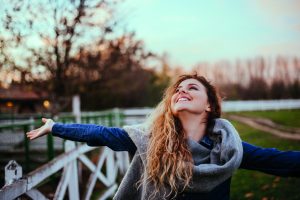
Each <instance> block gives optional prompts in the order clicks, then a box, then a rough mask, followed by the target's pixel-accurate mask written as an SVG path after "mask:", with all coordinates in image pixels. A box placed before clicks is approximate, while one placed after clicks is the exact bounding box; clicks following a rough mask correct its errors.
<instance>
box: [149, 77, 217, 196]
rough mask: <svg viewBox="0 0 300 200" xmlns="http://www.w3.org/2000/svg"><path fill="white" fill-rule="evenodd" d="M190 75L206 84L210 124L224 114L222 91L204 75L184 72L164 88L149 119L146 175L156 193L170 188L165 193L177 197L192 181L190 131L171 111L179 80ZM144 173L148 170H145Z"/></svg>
mask: <svg viewBox="0 0 300 200" xmlns="http://www.w3.org/2000/svg"><path fill="white" fill-rule="evenodd" d="M187 79H196V80H198V81H199V82H200V83H201V84H202V85H203V86H204V87H205V88H206V93H207V96H208V101H209V104H210V107H211V112H209V113H208V119H207V122H208V124H209V123H210V122H211V121H213V120H212V119H215V118H219V117H220V115H221V105H220V98H219V95H218V93H217V91H216V89H215V87H214V86H213V85H211V84H210V83H209V82H208V81H207V80H206V79H205V78H204V77H203V76H198V75H197V74H193V75H182V76H180V77H179V78H178V79H177V80H176V81H175V83H174V84H172V85H171V86H170V87H168V88H167V89H166V90H165V93H164V96H163V99H162V101H161V102H160V103H159V105H158V106H157V107H156V109H155V110H154V112H153V113H152V115H151V117H150V118H149V120H150V131H151V134H150V138H149V145H148V149H147V166H146V171H145V173H146V175H147V176H146V177H147V181H148V182H152V183H153V184H154V186H155V192H154V194H153V196H155V194H156V193H157V192H158V191H159V190H160V189H161V188H170V190H171V193H170V194H166V193H165V198H166V197H176V195H177V194H178V193H180V192H182V191H183V190H184V189H185V188H186V187H188V186H189V185H190V182H191V179H192V175H193V174H192V173H193V159H192V155H191V152H190V151H189V150H188V147H187V135H186V134H185V133H184V131H183V129H182V125H181V122H180V120H179V119H178V118H177V117H175V116H174V115H173V114H172V111H171V98H172V95H173V94H174V93H175V90H176V88H177V87H178V86H179V84H180V83H181V82H182V81H184V80H187ZM144 175H145V174H144Z"/></svg>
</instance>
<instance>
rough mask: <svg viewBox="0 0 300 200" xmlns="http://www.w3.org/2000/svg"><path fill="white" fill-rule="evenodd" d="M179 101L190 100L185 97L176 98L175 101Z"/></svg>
mask: <svg viewBox="0 0 300 200" xmlns="http://www.w3.org/2000/svg"><path fill="white" fill-rule="evenodd" d="M180 101H190V100H189V99H188V98H186V97H181V98H179V99H178V100H177V102H180Z"/></svg>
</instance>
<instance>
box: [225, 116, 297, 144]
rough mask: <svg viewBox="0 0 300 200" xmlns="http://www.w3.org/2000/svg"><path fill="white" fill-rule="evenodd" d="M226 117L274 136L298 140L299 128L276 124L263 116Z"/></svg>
mask: <svg viewBox="0 0 300 200" xmlns="http://www.w3.org/2000/svg"><path fill="white" fill-rule="evenodd" d="M227 118H228V119H231V120H236V121H238V122H241V123H243V124H246V125H248V126H251V127H253V128H255V129H258V130H261V131H265V132H268V133H271V134H273V135H275V136H278V137H281V138H285V139H291V140H297V141H300V129H299V128H289V127H285V126H282V125H278V124H276V123H274V122H273V121H271V120H269V119H265V118H250V117H244V116H240V115H228V116H227Z"/></svg>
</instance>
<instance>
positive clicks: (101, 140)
mask: <svg viewBox="0 0 300 200" xmlns="http://www.w3.org/2000/svg"><path fill="white" fill-rule="evenodd" d="M42 121H43V122H44V125H43V126H41V127H40V128H38V129H35V130H32V131H30V132H28V133H27V137H28V138H30V139H35V138H38V137H41V136H43V135H46V134H48V133H50V132H52V135H54V136H57V137H60V138H64V139H67V140H72V141H79V142H86V143H87V144H88V145H90V146H108V147H109V148H111V149H112V150H114V151H128V152H129V153H130V154H134V152H135V151H136V146H135V144H134V143H133V142H132V140H131V139H130V137H129V136H128V134H127V132H126V131H125V130H124V129H121V128H116V127H106V126H101V125H94V124H62V123H55V122H53V120H51V119H45V118H43V119H42Z"/></svg>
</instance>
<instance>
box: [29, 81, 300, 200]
mask: <svg viewBox="0 0 300 200" xmlns="http://www.w3.org/2000/svg"><path fill="white" fill-rule="evenodd" d="M220 115H221V107H220V101H219V97H218V95H217V92H216V90H215V88H214V87H213V86H212V85H211V84H210V83H209V82H208V81H207V80H206V79H205V78H204V77H201V76H197V75H183V76H181V77H179V79H178V80H177V81H176V82H175V84H173V85H172V86H170V87H169V88H168V89H167V90H166V92H165V95H164V98H163V100H162V101H161V102H160V104H159V105H158V106H157V108H156V109H155V111H154V113H153V114H152V116H151V117H150V118H149V120H148V122H147V123H145V124H143V125H137V126H126V127H124V129H120V128H108V127H104V126H96V125H83V124H67V125H64V124H58V123H54V122H53V121H52V120H50V119H48V120H47V119H43V122H44V123H45V124H44V125H43V126H42V127H41V128H39V129H36V130H33V131H30V132H29V133H27V136H28V137H29V138H30V139H35V138H37V137H40V136H42V135H45V134H47V133H49V132H51V131H52V134H53V135H55V136H59V137H62V138H65V139H70V140H75V141H81V142H87V143H88V145H92V146H94V145H105V146H108V147H110V148H111V149H113V150H116V151H124V150H126V151H128V152H129V153H131V154H132V155H134V156H133V159H132V162H131V165H130V167H129V169H128V171H127V173H126V175H125V177H124V178H123V180H122V183H121V184H120V187H119V189H118V191H117V193H116V195H115V197H114V199H172V198H173V199H174V198H175V199H218V200H220V199H224V200H225V199H229V193H230V178H231V176H232V173H233V172H234V170H236V169H237V168H239V167H241V168H245V169H255V170H260V171H264V172H266V173H270V174H274V175H280V176H299V175H300V172H299V171H300V170H299V169H300V152H280V151H277V150H275V149H262V148H258V147H255V146H252V145H249V144H247V143H244V142H241V140H240V138H239V135H238V134H237V132H236V130H235V129H234V127H233V126H232V125H231V124H230V123H229V122H228V121H226V120H224V119H220ZM282 159H285V160H286V162H285V163H282V162H281V160H282ZM291 163H292V165H291Z"/></svg>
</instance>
